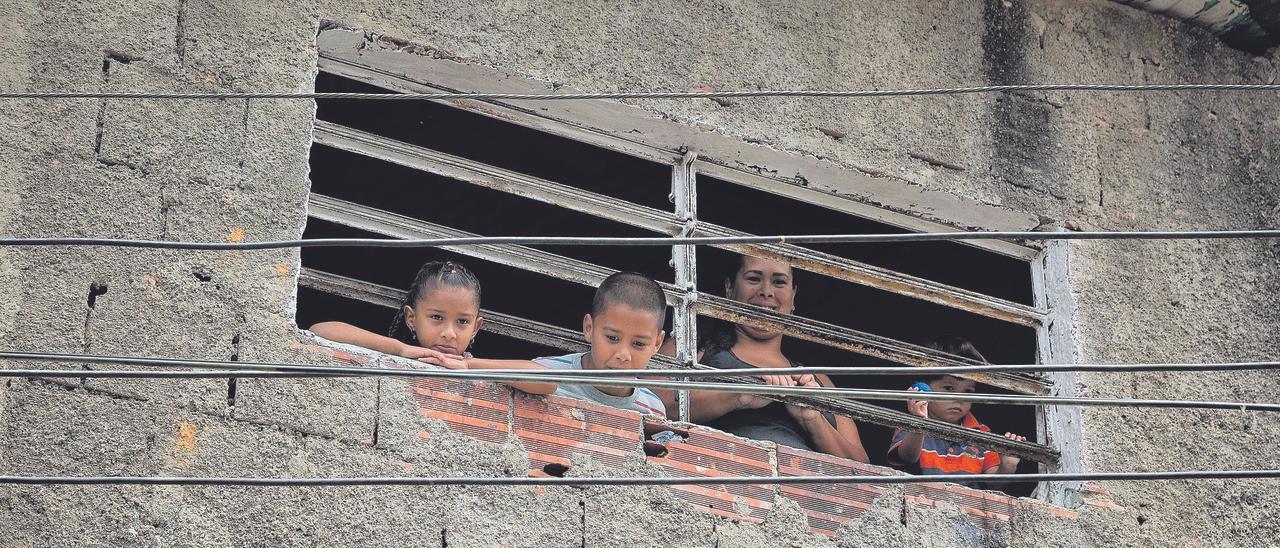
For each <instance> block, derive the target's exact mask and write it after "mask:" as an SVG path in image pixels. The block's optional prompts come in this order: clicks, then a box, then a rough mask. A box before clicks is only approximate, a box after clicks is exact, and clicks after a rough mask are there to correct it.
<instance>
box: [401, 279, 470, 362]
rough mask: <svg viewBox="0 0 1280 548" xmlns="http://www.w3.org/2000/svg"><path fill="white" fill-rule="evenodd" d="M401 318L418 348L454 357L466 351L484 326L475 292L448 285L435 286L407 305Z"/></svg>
mask: <svg viewBox="0 0 1280 548" xmlns="http://www.w3.org/2000/svg"><path fill="white" fill-rule="evenodd" d="M404 319H405V323H406V324H407V325H408V326H409V329H410V330H412V331H413V333H414V337H416V338H417V339H418V345H419V346H422V347H423V348H430V349H432V350H435V351H437V352H443V353H445V354H452V355H455V356H460V355H462V353H463V352H466V350H467V347H469V346H471V339H472V338H474V337H475V336H476V332H477V331H479V330H480V326H481V325H482V324H483V323H484V320H483V319H481V318H480V303H479V302H477V301H476V294H475V291H473V290H471V289H470V288H466V287H457V286H451V285H441V286H438V287H436V288H435V289H432V290H430V291H427V292H426V294H424V295H423V296H422V298H421V299H418V302H417V303H416V304H415V305H414V306H408V305H406V306H405V307H404Z"/></svg>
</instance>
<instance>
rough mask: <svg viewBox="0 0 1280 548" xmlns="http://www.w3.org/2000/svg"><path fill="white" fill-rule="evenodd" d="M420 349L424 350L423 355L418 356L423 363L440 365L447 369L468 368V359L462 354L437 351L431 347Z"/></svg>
mask: <svg viewBox="0 0 1280 548" xmlns="http://www.w3.org/2000/svg"><path fill="white" fill-rule="evenodd" d="M419 350H421V351H422V352H424V354H423V355H421V356H419V357H418V361H420V362H422V363H429V364H432V365H439V366H441V367H444V368H446V369H466V368H467V360H466V359H464V358H463V357H462V356H455V355H453V354H445V353H443V352H437V351H435V350H431V349H430V348H419Z"/></svg>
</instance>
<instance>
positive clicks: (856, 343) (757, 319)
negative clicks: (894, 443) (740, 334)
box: [694, 293, 1051, 396]
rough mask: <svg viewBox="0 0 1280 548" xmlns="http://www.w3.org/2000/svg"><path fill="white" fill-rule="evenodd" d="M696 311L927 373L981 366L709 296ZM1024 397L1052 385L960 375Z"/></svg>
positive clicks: (1033, 379) (1029, 378) (1016, 377)
mask: <svg viewBox="0 0 1280 548" xmlns="http://www.w3.org/2000/svg"><path fill="white" fill-rule="evenodd" d="M694 309H695V310H697V311H698V313H699V314H702V315H705V316H711V317H713V318H719V319H721V320H725V321H728V322H732V323H737V324H743V325H751V326H755V327H758V328H761V329H773V330H778V331H781V332H783V333H784V334H786V335H788V336H791V337H795V338H797V339H802V340H806V341H811V342H816V343H820V344H825V345H827V346H834V347H836V348H841V349H844V350H848V351H850V352H855V353H858V354H862V355H864V356H871V357H874V358H881V359H885V360H889V361H893V362H897V363H901V364H904V365H911V366H915V367H920V368H923V369H927V368H929V367H936V366H965V365H981V364H980V363H979V362H976V361H973V360H970V359H968V358H963V357H960V356H956V355H953V354H947V353H945V352H939V351H937V350H933V349H931V348H926V347H923V346H917V345H914V344H910V343H905V342H902V341H898V340H894V339H890V338H888V337H881V336H879V335H872V334H870V333H866V332H863V331H858V330H855V329H849V328H847V327H843V326H839V325H835V324H830V323H826V322H822V321H818V320H814V319H810V318H805V317H803V316H796V315H792V314H780V313H778V312H776V311H774V310H770V309H768V308H764V307H759V306H755V305H750V304H747V303H742V302H738V301H735V300H732V299H726V298H724V297H717V296H715V295H710V294H707V293H702V294H699V295H698V301H697V302H696V303H695V304H694ZM958 376H961V377H965V378H968V379H973V380H974V381H977V382H980V383H984V384H989V385H991V386H999V387H1001V388H1006V389H1009V390H1013V391H1014V392H1019V393H1022V394H1032V395H1040V396H1042V395H1047V394H1049V392H1050V389H1051V385H1050V383H1049V382H1048V381H1046V380H1044V379H1042V378H1040V377H1038V376H1033V375H1023V374H1015V373H966V374H963V375H958Z"/></svg>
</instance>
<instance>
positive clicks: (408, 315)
mask: <svg viewBox="0 0 1280 548" xmlns="http://www.w3.org/2000/svg"><path fill="white" fill-rule="evenodd" d="M400 313H401V314H404V324H405V325H407V326H409V331H416V330H417V329H418V328H417V327H416V326H414V325H413V323H414V322H416V321H417V318H415V317H414V316H413V307H412V306H409V305H407V304H406V305H404V310H401V311H400Z"/></svg>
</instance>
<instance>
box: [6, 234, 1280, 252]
mask: <svg viewBox="0 0 1280 548" xmlns="http://www.w3.org/2000/svg"><path fill="white" fill-rule="evenodd" d="M1240 238H1267V239H1271V238H1280V230H1278V229H1265V230H1187V231H1134V232H1118V231H1098V232H1038V231H1003V232H994V231H993V232H915V233H907V234H805V235H797V236H786V235H779V236H696V237H689V238H675V237H652V238H617V237H591V236H477V237H467V238H431V239H409V240H401V239H387V238H315V239H309V240H268V241H262V242H175V241H165V240H132V239H122V238H3V239H0V246H14V247H35V246H99V247H129V248H143V249H185V250H199V251H211V250H241V251H244V250H259V249H286V248H312V247H392V248H418V247H447V246H464V245H526V246H533V245H554V246H568V245H596V246H671V245H722V244H785V243H792V244H832V243H883V242H936V241H971V240H1037V241H1040V240H1205V239H1240Z"/></svg>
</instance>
